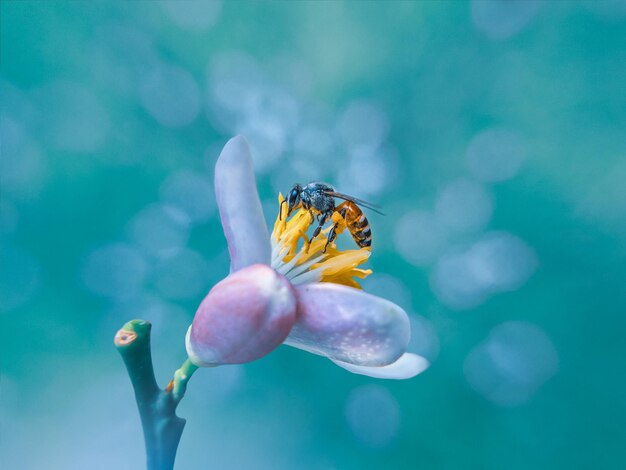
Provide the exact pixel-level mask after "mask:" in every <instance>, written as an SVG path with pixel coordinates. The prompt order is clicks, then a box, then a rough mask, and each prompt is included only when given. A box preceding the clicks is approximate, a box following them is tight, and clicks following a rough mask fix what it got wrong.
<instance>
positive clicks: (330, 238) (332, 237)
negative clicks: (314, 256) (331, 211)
mask: <svg viewBox="0 0 626 470" xmlns="http://www.w3.org/2000/svg"><path fill="white" fill-rule="evenodd" d="M339 215H341V218H342V219H344V220H345V219H346V208H345V207H344V208H343V209H341V210H340V211H339ZM338 226H339V223H336V224H335V225H333V228H331V229H330V232H328V240H326V245H324V250H323V251H322V253H326V248H328V245H330V244H331V243H332V242H334V241H335V238H337V233H336V232H335V229H336V228H337V227H338Z"/></svg>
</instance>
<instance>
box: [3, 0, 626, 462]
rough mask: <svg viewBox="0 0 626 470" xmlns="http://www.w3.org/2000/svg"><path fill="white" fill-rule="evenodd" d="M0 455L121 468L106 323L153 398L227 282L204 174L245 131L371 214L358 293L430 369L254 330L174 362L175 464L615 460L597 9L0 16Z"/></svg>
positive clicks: (6, 4) (610, 55)
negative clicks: (355, 364) (145, 359)
mask: <svg viewBox="0 0 626 470" xmlns="http://www.w3.org/2000/svg"><path fill="white" fill-rule="evenodd" d="M0 13H1V15H0V16H1V19H0V21H1V23H0V25H1V31H0V34H1V36H0V39H1V43H0V62H1V64H0V65H1V74H0V96H1V103H2V105H1V108H0V112H1V117H2V121H1V126H0V130H1V131H2V132H1V141H0V142H1V145H2V154H1V155H2V156H1V159H0V178H1V180H0V182H1V186H0V190H1V201H0V229H1V233H0V321H1V324H2V327H1V328H0V344H1V345H2V346H1V354H0V368H1V369H0V372H1V378H0V465H1V466H2V467H3V468H27V469H40V468H55V469H56V468H59V469H83V468H94V469H100V468H102V469H108V468H128V469H133V468H141V466H142V465H143V462H144V460H143V459H144V456H143V442H142V435H141V429H140V425H139V419H138V415H137V413H136V408H135V404H134V400H133V396H132V390H131V387H130V383H129V381H128V378H127V376H126V373H125V370H124V368H123V364H122V362H121V360H120V358H119V357H118V354H117V352H116V351H115V349H114V347H113V344H112V338H113V335H114V333H115V331H116V330H117V328H119V327H120V326H121V325H122V324H123V323H124V322H126V321H127V320H129V319H132V318H136V317H141V318H145V319H147V320H150V321H151V322H153V324H154V331H153V333H154V341H153V349H154V351H153V352H154V356H155V366H156V369H157V376H158V378H159V380H160V383H161V384H162V385H164V384H165V383H166V382H167V380H169V377H170V376H171V374H172V372H173V371H174V369H175V368H176V367H177V366H178V365H179V364H180V362H181V361H182V360H183V359H184V354H185V353H184V344H183V338H184V333H185V330H186V327H187V325H188V324H189V322H190V321H191V319H192V316H193V313H194V311H195V308H196V306H197V305H198V304H199V302H200V301H201V299H202V298H203V296H204V294H205V293H206V292H207V291H208V289H209V288H210V286H211V285H212V284H214V283H215V282H217V281H219V280H220V279H221V278H222V277H223V276H225V275H226V273H227V270H228V257H227V252H226V251H225V248H226V244H225V240H224V238H223V234H222V232H221V228H220V225H219V221H218V219H217V217H216V209H215V203H214V199H213V194H212V181H211V178H212V168H213V165H214V162H215V159H216V158H217V155H218V153H219V149H220V148H221V146H222V145H223V144H224V143H225V142H226V140H227V139H228V138H229V137H230V136H232V135H234V134H236V133H240V132H241V133H243V134H245V135H246V136H247V137H248V139H249V140H250V142H251V144H252V146H253V151H254V158H255V165H256V167H257V170H258V185H259V190H260V193H261V198H262V200H263V201H264V206H265V207H266V209H267V215H268V220H271V219H273V217H274V215H275V210H276V208H275V206H274V198H275V197H276V193H277V192H278V191H279V190H282V191H283V192H284V191H286V190H287V189H288V187H289V186H290V185H291V184H292V183H293V182H295V181H301V182H307V181H309V180H313V179H317V178H322V179H324V180H327V181H329V182H331V183H333V184H336V185H337V187H338V188H340V189H342V190H344V191H345V192H350V193H353V194H355V195H357V196H361V197H364V198H367V199H370V200H372V201H375V202H378V203H380V204H381V205H382V206H383V207H384V208H385V211H386V212H387V216H386V217H379V216H376V215H372V216H371V218H370V221H371V224H372V227H373V231H374V250H373V255H372V258H371V263H370V264H371V267H372V268H373V269H374V271H375V273H374V275H373V276H372V278H370V279H369V280H368V281H367V282H366V283H365V289H366V290H368V291H372V292H374V293H377V294H379V295H383V296H385V297H389V298H391V299H392V300H394V301H395V302H397V303H399V304H400V305H401V306H403V307H404V308H405V309H406V310H407V311H408V312H409V313H410V315H411V318H412V321H413V325H414V331H413V341H412V344H411V348H412V350H413V351H415V352H418V353H420V354H422V355H424V356H425V357H427V358H428V359H429V360H430V361H431V362H432V366H431V367H430V368H429V369H428V370H427V371H426V372H424V373H423V374H421V375H419V376H417V377H416V378H414V379H411V380H408V381H400V382H391V381H377V380H375V379H370V378H367V377H363V376H356V375H351V374H349V373H347V372H346V371H344V370H342V369H339V368H338V367H336V366H334V365H333V364H332V363H331V362H330V361H327V360H325V359H323V358H321V357H317V356H313V355H310V354H307V353H305V352H303V351H299V350H295V349H290V348H288V347H281V348H279V349H278V350H277V351H275V352H273V353H272V354H271V355H269V356H267V357H265V358H263V359H261V360H259V361H257V362H254V363H251V364H246V365H243V366H229V367H222V368H217V369H211V370H200V371H199V372H198V373H197V374H196V376H194V378H193V379H192V381H191V383H190V385H189V391H188V395H187V397H186V398H185V400H184V401H183V402H182V404H181V407H180V409H179V410H180V413H179V414H180V415H181V416H183V417H185V418H187V419H188V424H187V428H186V430H185V433H184V435H183V438H182V441H181V445H180V449H179V455H178V459H177V468H180V469H195V468H253V469H265V468H268V469H269V468H272V469H275V468H298V469H299V468H303V469H309V468H310V469H319V468H326V469H357V468H358V469H362V468H407V469H409V468H410V469H414V468H427V469H430V468H433V469H440V468H441V469H448V468H450V469H456V468H468V469H474V468H475V469H501V468H512V469H515V468H520V469H522V468H576V469H583V468H603V469H604V468H606V469H610V468H623V465H624V462H625V460H626V451H625V450H624V439H625V437H626V436H625V433H624V424H625V423H626V401H625V400H624V396H625V393H626V386H625V385H626V380H625V378H624V357H625V355H626V346H625V343H624V333H625V332H626V315H625V314H626V290H625V289H624V279H625V276H626V267H625V260H626V249H625V246H626V185H625V184H624V181H626V160H625V157H626V132H624V128H625V124H626V65H625V64H626V4H625V3H624V2H623V1H617V0H606V1H596V2H594V1H588V2H577V1H553V2H548V1H546V2H533V1H518V2H508V3H506V4H504V3H501V2H493V1H484V2H483V1H474V2H463V1H458V2H457V1H454V2H444V1H431V2H428V1H423V2H380V3H376V2H350V3H327V2H311V3H306V2H290V3H279V2H264V3H245V2H227V3H224V4H223V5H222V4H220V3H193V2H192V3H189V2H186V3H185V2H180V3H175V4H169V5H167V4H162V3H160V2H127V3H115V2H106V3H105V2H30V1H19V2H18V1H3V2H2V3H1V4H0Z"/></svg>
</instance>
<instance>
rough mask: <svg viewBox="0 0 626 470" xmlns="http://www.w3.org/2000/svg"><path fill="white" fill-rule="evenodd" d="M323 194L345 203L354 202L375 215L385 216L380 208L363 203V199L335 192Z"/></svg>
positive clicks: (369, 203)
mask: <svg viewBox="0 0 626 470" xmlns="http://www.w3.org/2000/svg"><path fill="white" fill-rule="evenodd" d="M324 194H327V195H328V196H333V197H338V198H339V199H344V200H346V201H351V202H354V203H355V204H358V205H359V206H363V207H367V208H368V209H370V210H372V211H374V212H376V213H377V214H380V215H385V213H384V212H382V211H381V210H380V206H378V205H376V204H372V203H371V202H367V201H364V200H363V199H359V198H358V197H354V196H348V195H347V194H343V193H338V192H337V191H324Z"/></svg>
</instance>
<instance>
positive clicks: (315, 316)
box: [285, 282, 410, 366]
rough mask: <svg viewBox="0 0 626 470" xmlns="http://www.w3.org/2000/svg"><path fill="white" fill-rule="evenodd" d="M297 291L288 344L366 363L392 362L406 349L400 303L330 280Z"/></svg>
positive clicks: (404, 317)
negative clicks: (295, 311) (295, 310)
mask: <svg viewBox="0 0 626 470" xmlns="http://www.w3.org/2000/svg"><path fill="white" fill-rule="evenodd" d="M295 290H296V297H297V300H298V310H297V318H296V323H295V325H294V327H293V329H292V330H291V333H290V334H289V336H288V337H287V340H286V341H285V344H288V345H289V346H294V347H296V348H300V349H304V350H305V351H309V352H312V353H314V354H319V355H321V356H327V357H329V358H330V359H333V360H338V361H342V362H348V363H351V364H356V365H364V366H384V365H387V364H390V363H392V362H394V361H395V360H396V359H398V358H399V357H400V356H401V355H402V354H403V353H404V352H405V351H406V347H407V344H408V342H409V337H410V324H409V319H408V317H407V314H406V312H405V311H404V310H402V308H400V307H399V306H397V305H396V304H394V303H392V302H389V301H388V300H385V299H382V298H380V297H376V296H374V295H370V294H366V293H365V292H363V291H362V290H359V289H354V288H352V287H346V286H342V285H338V284H332V283H329V282H323V283H317V284H305V285H300V286H295Z"/></svg>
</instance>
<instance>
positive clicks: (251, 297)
mask: <svg viewBox="0 0 626 470" xmlns="http://www.w3.org/2000/svg"><path fill="white" fill-rule="evenodd" d="M316 185H321V187H320V186H316ZM316 187H317V191H316V190H315V188H316ZM305 188H308V189H306V191H305ZM294 189H295V191H294V190H293V189H292V191H290V193H289V194H288V195H287V200H285V198H284V197H283V196H282V194H279V195H278V201H277V202H278V209H279V210H278V214H277V216H276V220H275V222H274V227H273V230H272V231H271V233H270V231H269V230H268V227H267V225H266V222H265V218H264V216H263V213H262V209H261V201H260V199H259V196H258V193H257V191H256V181H255V178H254V172H253V168H252V158H251V155H250V148H249V146H248V143H247V142H246V140H245V139H244V138H243V137H241V136H238V137H234V138H233V139H231V140H230V141H228V143H227V144H226V146H225V147H224V150H223V151H222V153H221V154H220V157H219V158H218V160H217V162H216V166H215V193H216V199H217V205H218V208H219V212H220V219H221V221H222V227H223V229H224V235H225V236H226V240H227V243H228V251H229V253H230V257H231V265H230V274H229V275H228V276H226V278H225V279H223V280H222V281H220V282H219V283H217V284H216V285H215V286H214V287H213V288H212V289H211V291H210V292H209V293H208V294H207V296H206V297H205V298H204V300H203V301H202V303H201V304H200V306H199V308H198V310H197V312H196V315H195V317H194V320H193V323H192V325H191V326H190V327H189V329H188V331H187V338H186V345H187V354H188V355H189V359H190V361H191V362H192V363H193V364H194V365H195V366H202V367H215V366H219V365H226V364H241V363H245V362H250V361H254V360H256V359H259V358H261V357H263V356H265V355H266V354H268V353H270V352H271V351H273V350H274V349H276V348H277V347H278V346H279V345H280V344H285V345H288V346H292V347H295V348H298V349H302V350H305V351H308V352H310V353H313V354H317V355H320V356H323V357H326V358H328V359H330V360H331V361H332V362H334V363H335V364H337V365H338V366H340V367H342V368H344V369H347V370H348V371H350V372H353V373H355V374H362V375H368V376H370V377H378V378H385V379H407V378H411V377H414V376H415V375H417V374H419V373H421V372H422V371H424V370H425V369H427V368H428V366H429V362H428V360H427V359H425V358H423V357H421V356H419V355H417V354H413V353H410V352H407V346H408V344H409V339H410V334H411V332H410V330H411V325H410V322H409V318H408V315H407V313H406V312H405V311H404V310H403V309H402V308H401V307H400V306H398V305H396V304H394V303H393V302H390V301H388V300H386V299H384V298H381V297H377V296H375V295H371V294H368V293H366V292H364V291H363V290H362V289H361V286H360V284H359V283H358V281H357V280H358V279H363V278H365V277H367V276H369V275H370V274H371V273H372V270H371V269H362V268H360V266H361V265H362V264H363V263H365V262H366V261H367V260H368V258H369V257H370V255H371V250H370V247H369V243H368V244H367V245H365V243H366V239H367V238H368V237H371V234H366V233H365V225H363V226H362V227H361V228H360V229H359V228H357V227H356V223H355V222H354V217H355V216H354V214H358V212H356V211H354V207H353V206H352V205H354V206H355V207H356V208H357V209H358V204H361V205H363V203H362V201H360V200H358V199H355V198H352V197H350V199H348V197H349V196H346V195H344V194H341V193H337V192H335V191H334V189H333V188H332V187H331V186H329V185H323V184H322V183H313V184H312V185H306V186H305V187H301V186H300V187H298V185H296V186H294ZM335 197H337V198H340V199H345V202H346V203H347V204H344V203H342V204H340V205H339V206H337V207H335V201H334V198H335ZM344 209H345V210H344ZM351 211H353V212H351ZM359 211H360V209H359ZM315 215H317V216H318V217H319V220H318V223H319V222H322V218H324V222H326V221H327V220H328V219H329V218H330V219H332V221H333V222H334V224H333V225H332V226H330V227H327V228H325V229H322V226H323V225H324V223H321V224H320V225H319V226H318V227H316V229H315V231H316V233H315V235H314V237H313V238H311V239H309V238H308V236H307V235H306V234H307V231H308V229H309V228H310V227H311V225H312V224H313V222H314V220H315ZM360 217H361V216H360V215H359V219H358V220H360ZM358 220H357V221H358ZM364 220H366V219H364ZM360 223H361V224H362V223H363V222H360ZM350 227H352V228H351V229H350ZM346 228H348V229H349V230H350V233H352V234H353V237H355V239H357V238H358V240H359V241H361V244H360V247H359V248H358V249H350V250H340V249H338V248H337V247H336V246H335V244H334V243H333V242H332V240H329V237H333V239H334V237H335V236H336V234H338V233H340V232H341V231H342V230H343V229H346ZM331 231H333V232H332V235H331ZM370 240H371V238H370ZM301 241H302V243H300V242H301ZM359 241H357V243H359ZM368 242H369V240H368ZM362 245H363V246H362Z"/></svg>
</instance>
